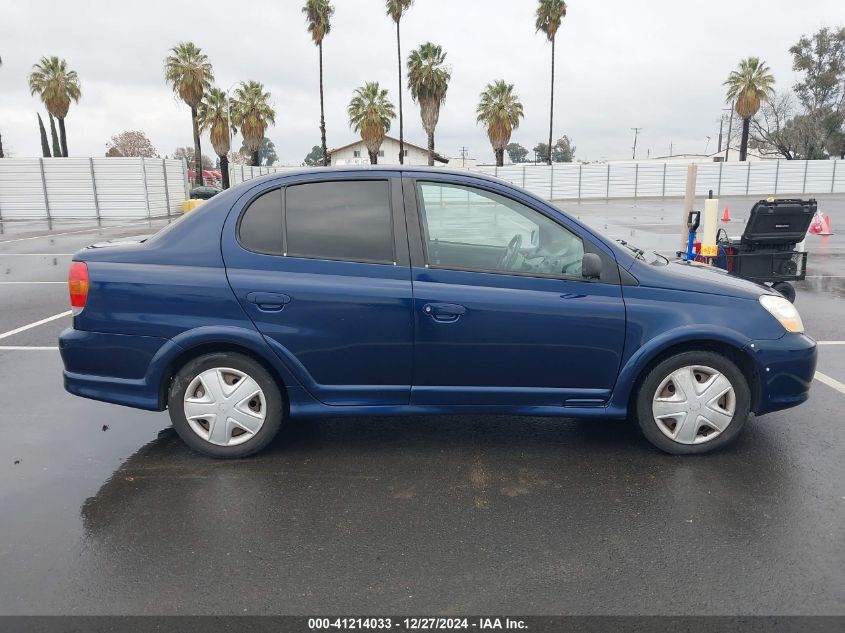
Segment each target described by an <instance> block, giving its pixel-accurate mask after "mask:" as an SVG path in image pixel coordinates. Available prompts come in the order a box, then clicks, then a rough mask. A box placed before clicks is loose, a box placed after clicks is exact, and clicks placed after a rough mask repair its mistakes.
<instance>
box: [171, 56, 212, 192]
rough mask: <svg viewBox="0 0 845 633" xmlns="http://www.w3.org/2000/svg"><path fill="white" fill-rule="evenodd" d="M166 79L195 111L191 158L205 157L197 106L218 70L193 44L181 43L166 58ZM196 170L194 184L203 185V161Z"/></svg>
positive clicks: (174, 90) (194, 166) (195, 165)
mask: <svg viewBox="0 0 845 633" xmlns="http://www.w3.org/2000/svg"><path fill="white" fill-rule="evenodd" d="M164 80H165V81H166V82H167V83H169V84H170V86H171V87H172V88H173V93H174V94H176V95H178V97H179V98H180V99H181V100H182V101H184V102H185V103H186V104H187V105H188V107H190V108H191V127H192V128H193V133H194V151H193V152H192V153H191V156H202V148H201V147H200V127H199V121H198V119H197V106H199V103H200V101H201V100H202V95H203V94H204V93H205V91H206V90H208V89H209V88H211V84H212V82H213V81H214V69H213V68H212V67H211V64H210V63H209V61H208V57H207V56H206V54H205V53H203V52H202V49H201V48H199V47H198V46H197V45H196V44H194V43H193V42H179V43H178V44H177V45H176V46H174V47H173V48H171V49H170V55H168V56H167V57H166V58H165V59H164ZM193 168H194V184H195V185H201V184H202V166H201V165H200V164H199V161H196V162H195V163H194V165H193Z"/></svg>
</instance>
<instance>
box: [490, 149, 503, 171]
mask: <svg viewBox="0 0 845 633" xmlns="http://www.w3.org/2000/svg"><path fill="white" fill-rule="evenodd" d="M493 153H494V154H495V155H496V167H504V166H505V149H504V148H501V149H494V150H493Z"/></svg>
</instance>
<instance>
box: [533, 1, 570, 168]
mask: <svg viewBox="0 0 845 633" xmlns="http://www.w3.org/2000/svg"><path fill="white" fill-rule="evenodd" d="M565 17H566V3H565V2H564V1H563V0H539V2H538V3H537V19H536V21H535V22H534V27H535V29H536V30H535V33H537V32H539V31H542V32H543V33H545V35H546V39H547V40H548V41H549V42H551V43H552V86H551V98H550V100H549V143H548V145H546V151H547V154H546V156H545V159H546V162H547V163H548V164H549V165H551V164H552V160H553V159H554V157H553V156H552V154H551V152H548V149H549V145H551V144H552V129H553V123H554V111H555V36H556V35H557V31H558V29H559V28H560V24H561V22H563V18H565Z"/></svg>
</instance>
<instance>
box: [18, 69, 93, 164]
mask: <svg viewBox="0 0 845 633" xmlns="http://www.w3.org/2000/svg"><path fill="white" fill-rule="evenodd" d="M29 90H30V92H31V93H32V94H34V95H35V94H37V95H38V96H39V97H41V101H43V102H44V105H45V106H46V107H47V112H49V113H50V114H52V115H53V116H54V117H56V118H57V119H58V120H59V135H60V136H61V151H62V156H65V157H67V134H66V132H65V117H66V116H67V111H68V108H70V102H71V101H73V102H74V103H79V98H80V97H81V96H82V88H81V86H80V85H79V77H78V76H77V74H76V71H75V70H68V67H67V61H65V60H64V59H59V58H58V57H42V58H41V61H39V62H38V63H37V64H35V65H34V66H33V67H32V73H30V75H29Z"/></svg>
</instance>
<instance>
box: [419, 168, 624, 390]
mask: <svg viewBox="0 0 845 633" xmlns="http://www.w3.org/2000/svg"><path fill="white" fill-rule="evenodd" d="M404 190H405V205H406V209H407V211H408V228H409V238H410V239H411V240H412V249H411V250H412V259H416V261H413V266H412V281H413V292H414V319H415V332H416V334H415V350H414V372H413V376H414V378H413V386H412V390H411V403H412V404H467V405H535V406H539V405H550V406H561V405H570V406H600V405H601V404H602V403H603V402H604V401H605V400H606V399H607V398H608V397H609V396H610V393H611V391H612V389H613V386H614V384H615V381H616V376H617V372H618V369H619V363H620V357H621V353H622V348H623V344H624V336H625V308H624V304H623V300H622V295H621V288H620V285H619V283H618V277H617V281H616V282H615V283H604V282H601V281H597V280H595V281H591V280H586V279H584V278H583V277H581V274H580V260H581V257H582V255H583V253H584V251H585V248H586V250H588V251H592V252H595V249H596V248H597V247H596V246H595V245H591V244H590V243H585V238H584V237H582V236H580V235H578V234H577V233H576V232H575V231H574V230H572V229H569V228H567V227H565V226H563V225H562V224H561V223H560V222H559V221H557V220H556V219H554V218H552V217H550V216H549V215H547V214H546V213H545V212H543V211H541V210H539V209H536V208H533V207H531V206H529V205H528V204H526V203H525V202H521V201H518V200H516V199H514V198H510V197H508V196H505V195H503V194H502V193H501V192H496V191H493V190H492V189H490V188H489V183H488V184H487V185H485V184H483V182H482V181H479V184H478V186H470V185H467V184H460V183H457V182H439V181H434V180H429V181H425V180H413V179H406V181H405V184H404ZM414 240H418V242H417V244H416V246H415V245H414V244H413V241H414ZM414 251H416V255H413V252H414ZM608 257H611V256H608ZM611 260H612V257H611ZM613 266H615V262H614V263H613Z"/></svg>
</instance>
